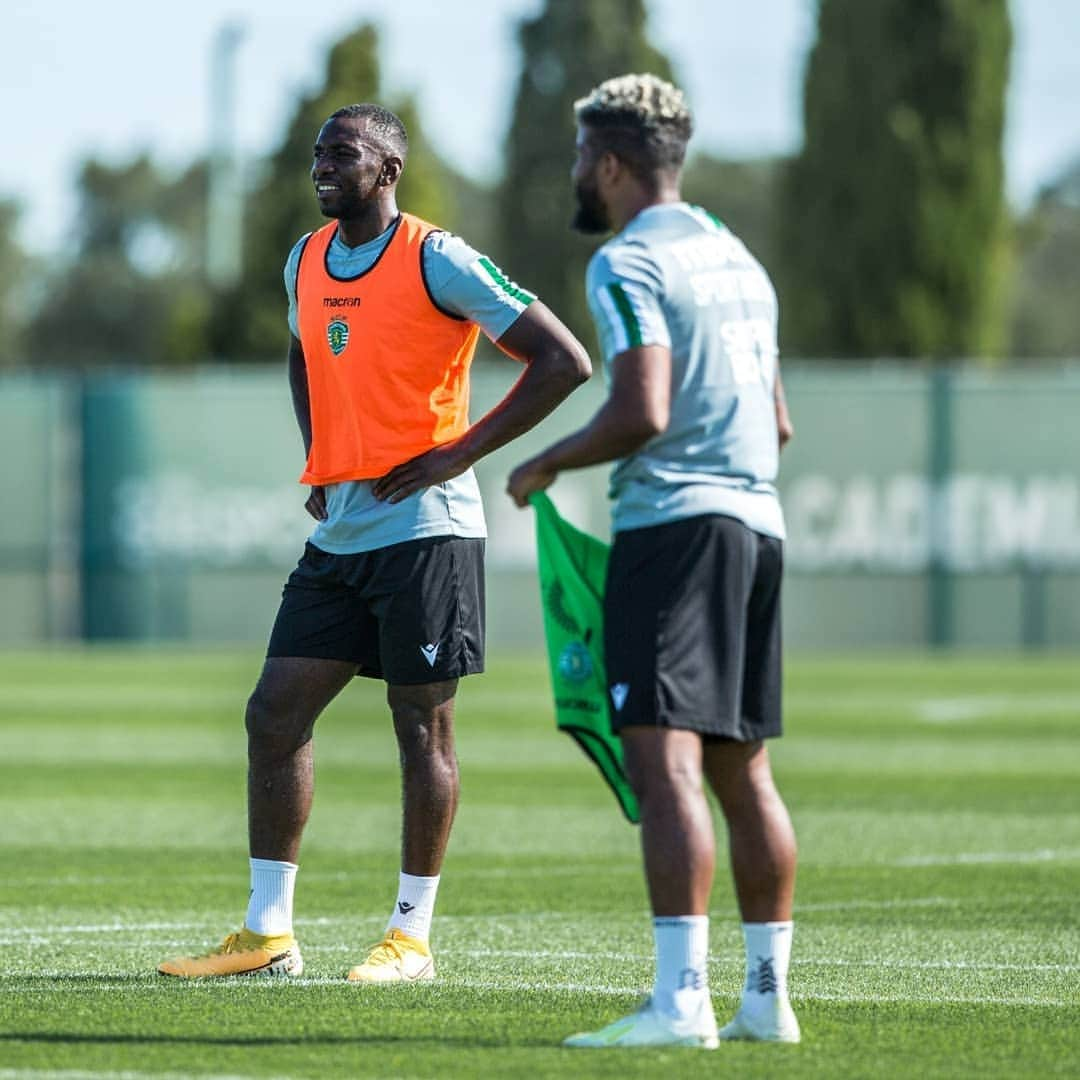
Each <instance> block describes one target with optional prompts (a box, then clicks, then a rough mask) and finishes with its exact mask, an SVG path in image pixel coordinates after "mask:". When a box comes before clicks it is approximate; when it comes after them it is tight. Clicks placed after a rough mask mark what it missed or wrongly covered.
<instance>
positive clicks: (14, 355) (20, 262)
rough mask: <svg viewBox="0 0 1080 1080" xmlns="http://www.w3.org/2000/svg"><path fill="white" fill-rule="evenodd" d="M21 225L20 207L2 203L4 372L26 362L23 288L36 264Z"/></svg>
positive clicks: (0, 345)
mask: <svg viewBox="0 0 1080 1080" xmlns="http://www.w3.org/2000/svg"><path fill="white" fill-rule="evenodd" d="M18 224H19V205H18V203H16V202H15V201H14V200H12V199H0V368H4V367H11V366H13V365H15V364H18V363H20V362H21V361H22V359H23V329H24V325H25V322H26V314H25V312H26V304H27V297H26V295H25V293H26V290H25V289H24V288H23V287H22V285H23V284H24V283H25V282H27V280H28V279H29V278H30V276H31V275H30V274H28V272H27V271H28V269H29V270H32V269H33V260H31V259H30V257H29V256H28V255H27V254H26V253H25V252H24V251H23V250H22V249H21V247H20V246H19V243H18V241H17V239H16V236H15V232H16V229H17V227H18Z"/></svg>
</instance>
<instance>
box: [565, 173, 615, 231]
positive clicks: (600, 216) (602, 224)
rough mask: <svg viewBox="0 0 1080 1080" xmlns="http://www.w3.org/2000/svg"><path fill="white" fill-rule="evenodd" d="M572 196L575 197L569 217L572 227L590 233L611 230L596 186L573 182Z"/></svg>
mask: <svg viewBox="0 0 1080 1080" xmlns="http://www.w3.org/2000/svg"><path fill="white" fill-rule="evenodd" d="M574 197H575V198H576V199H577V207H576V208H575V209H574V216H573V217H572V218H571V219H570V227H571V228H572V229H575V230H576V231H577V232H581V233H588V234H592V235H595V234H596V233H606V232H610V231H611V226H610V225H609V224H608V219H607V211H606V210H605V208H604V204H603V203H602V202H601V201H600V193H599V192H598V191H597V190H596V188H590V187H586V186H585V185H584V184H581V183H578V184H575V185H574Z"/></svg>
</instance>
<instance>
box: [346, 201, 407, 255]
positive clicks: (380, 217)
mask: <svg viewBox="0 0 1080 1080" xmlns="http://www.w3.org/2000/svg"><path fill="white" fill-rule="evenodd" d="M397 218H398V208H397V203H396V202H395V201H394V200H393V199H392V198H391V199H385V200H381V201H379V202H377V203H374V204H372V205H371V206H365V207H364V209H363V210H362V211H360V212H359V213H358V214H355V215H354V216H353V217H350V218H338V236H339V237H340V239H341V241H342V242H343V243H344V244H345V245H346V246H347V247H359V246H360V245H361V244H366V243H368V241H369V240H374V239H375V237H376V236H381V235H382V234H383V233H384V232H386V230H387V229H389V228H390V226H391V225H392V224H393V223H394V222H395V221H396V220H397Z"/></svg>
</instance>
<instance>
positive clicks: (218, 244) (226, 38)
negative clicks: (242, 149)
mask: <svg viewBox="0 0 1080 1080" xmlns="http://www.w3.org/2000/svg"><path fill="white" fill-rule="evenodd" d="M245 33H246V31H245V29H244V27H243V25H242V24H241V23H238V22H226V23H223V24H222V25H221V26H220V27H218V30H217V33H216V34H215V35H214V42H213V46H212V47H211V50H210V170H209V179H208V191H207V207H206V277H207V279H208V280H209V282H210V284H211V285H212V286H213V287H214V288H216V289H228V288H231V287H232V286H233V285H235V284H236V283H237V282H238V281H239V280H240V274H241V272H242V269H243V242H244V232H243V229H244V221H243V190H242V186H241V180H240V175H239V168H238V165H237V158H236V151H235V147H236V116H235V111H236V110H235V92H234V91H235V81H236V50H237V48H238V47H239V45H240V42H241V41H243V39H244V35H245Z"/></svg>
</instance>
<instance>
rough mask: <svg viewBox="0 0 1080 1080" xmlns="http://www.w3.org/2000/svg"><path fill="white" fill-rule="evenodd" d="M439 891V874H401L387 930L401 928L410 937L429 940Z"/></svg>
mask: <svg viewBox="0 0 1080 1080" xmlns="http://www.w3.org/2000/svg"><path fill="white" fill-rule="evenodd" d="M438 891H439V875H438V874H436V875H435V876H434V877H417V876H416V875H415V874H406V873H405V871H404V870H403V871H402V872H401V874H400V875H399V882H398V894H397V902H396V903H395V904H394V910H393V913H392V914H391V916H390V922H389V923H387V926H386V929H387V930H394V929H397V930H400V931H401V932H402V933H403V934H408V935H409V937H414V938H419V939H420V940H421V941H427V939H428V937H429V936H430V934H431V917H432V915H433V914H434V913H435V894H436V893H437V892H438Z"/></svg>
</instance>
